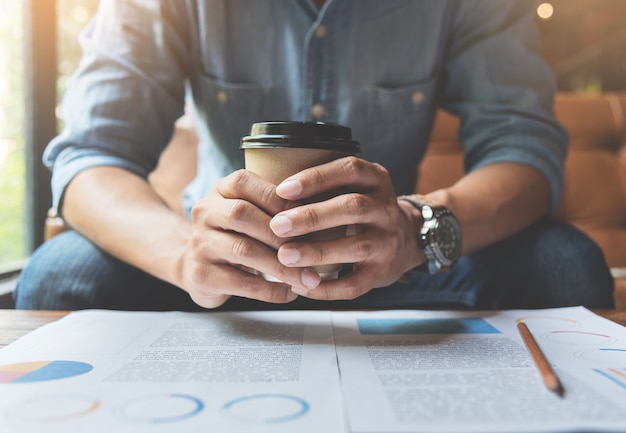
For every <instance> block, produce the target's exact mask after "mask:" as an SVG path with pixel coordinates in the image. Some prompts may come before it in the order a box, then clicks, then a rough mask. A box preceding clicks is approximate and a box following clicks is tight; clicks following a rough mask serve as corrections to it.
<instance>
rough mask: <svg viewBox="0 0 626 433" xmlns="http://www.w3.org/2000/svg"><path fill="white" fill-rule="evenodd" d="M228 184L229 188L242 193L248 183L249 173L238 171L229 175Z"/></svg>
mask: <svg viewBox="0 0 626 433" xmlns="http://www.w3.org/2000/svg"><path fill="white" fill-rule="evenodd" d="M229 177H230V183H231V188H232V189H233V190H234V191H236V192H239V191H242V190H244V189H245V185H246V184H247V183H248V182H249V181H250V172H249V171H247V170H244V169H239V170H236V171H234V172H233V173H231V175H230V176H229Z"/></svg>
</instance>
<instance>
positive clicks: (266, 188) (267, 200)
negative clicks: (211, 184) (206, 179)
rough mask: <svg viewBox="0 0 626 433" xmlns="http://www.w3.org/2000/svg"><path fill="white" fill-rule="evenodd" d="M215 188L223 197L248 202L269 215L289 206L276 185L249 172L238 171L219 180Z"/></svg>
mask: <svg viewBox="0 0 626 433" xmlns="http://www.w3.org/2000/svg"><path fill="white" fill-rule="evenodd" d="M215 187H216V189H217V192H218V193H219V194H221V195H222V197H224V198H230V199H242V200H245V201H248V202H250V203H253V204H254V205H256V206H257V207H258V208H260V209H263V211H265V212H266V213H267V214H268V215H275V214H277V213H278V212H280V211H281V210H284V209H287V207H288V205H289V204H288V203H287V202H286V201H285V199H283V198H281V197H280V196H278V195H277V194H276V185H274V184H272V183H271V182H268V181H267V180H265V179H263V178H262V177H260V176H258V175H256V174H254V173H253V172H251V171H248V170H237V171H235V172H233V173H231V174H230V175H228V176H226V177H225V178H222V179H219V180H218V181H217V182H216V183H215Z"/></svg>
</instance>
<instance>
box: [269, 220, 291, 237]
mask: <svg viewBox="0 0 626 433" xmlns="http://www.w3.org/2000/svg"><path fill="white" fill-rule="evenodd" d="M270 228H271V229H272V231H273V232H274V233H276V234H277V235H279V236H280V235H286V234H288V233H289V232H290V231H291V230H292V229H293V224H292V223H291V220H290V219H289V217H287V216H286V215H276V216H275V217H274V218H272V220H271V221H270Z"/></svg>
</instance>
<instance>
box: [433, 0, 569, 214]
mask: <svg viewBox="0 0 626 433" xmlns="http://www.w3.org/2000/svg"><path fill="white" fill-rule="evenodd" d="M456 5H457V10H456V12H455V13H454V14H453V15H452V16H453V18H452V19H453V20H455V22H454V23H453V28H454V29H455V30H454V33H453V35H452V37H451V40H450V41H449V44H448V50H447V53H446V54H447V60H446V62H445V71H444V73H445V77H446V78H445V84H444V90H443V94H442V106H443V108H444V109H446V110H448V111H450V112H452V113H454V114H457V115H458V116H459V117H460V118H461V128H460V130H459V138H460V141H461V142H462V143H463V146H464V148H465V159H464V164H465V169H466V171H467V172H470V171H472V170H476V169H478V168H480V167H483V166H485V165H488V164H493V163H497V162H518V163H522V164H527V165H529V166H531V167H533V168H535V169H537V170H538V171H539V172H541V173H542V174H543V175H544V176H545V177H546V179H547V180H548V182H549V185H550V188H551V193H552V199H551V210H552V211H553V212H554V210H556V208H557V206H558V203H559V200H560V197H561V194H562V191H563V176H564V160H565V157H566V154H567V147H568V135H567V133H566V131H565V129H564V128H563V127H562V126H561V125H560V124H559V123H558V122H557V120H556V119H555V117H554V112H553V99H554V93H555V80H554V76H553V74H552V72H551V71H550V69H549V68H548V66H547V64H546V63H545V62H544V61H543V59H542V58H541V55H540V52H539V35H538V31H537V28H536V23H535V10H534V7H535V3H534V2H529V1H515V0H499V1H491V0H486V1H482V0H469V1H468V0H464V1H462V2H457V3H456Z"/></svg>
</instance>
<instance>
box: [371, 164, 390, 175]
mask: <svg viewBox="0 0 626 433" xmlns="http://www.w3.org/2000/svg"><path fill="white" fill-rule="evenodd" d="M372 167H373V168H374V170H375V171H376V173H378V174H379V175H381V176H382V175H384V176H386V175H388V174H389V170H387V169H386V168H385V167H384V166H383V165H381V164H379V163H377V162H375V163H373V164H372Z"/></svg>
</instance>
